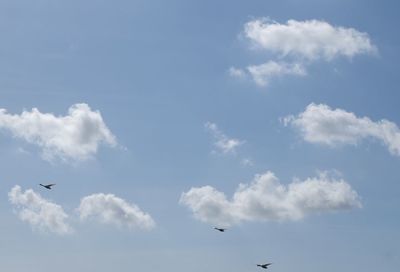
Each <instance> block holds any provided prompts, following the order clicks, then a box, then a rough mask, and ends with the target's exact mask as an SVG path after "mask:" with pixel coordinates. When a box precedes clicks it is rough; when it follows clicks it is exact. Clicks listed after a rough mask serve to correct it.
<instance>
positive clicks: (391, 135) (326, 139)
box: [284, 103, 400, 156]
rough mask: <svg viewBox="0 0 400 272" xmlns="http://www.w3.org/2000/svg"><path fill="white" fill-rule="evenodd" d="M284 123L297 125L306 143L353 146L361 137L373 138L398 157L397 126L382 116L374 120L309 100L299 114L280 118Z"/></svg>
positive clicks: (398, 131) (399, 138)
mask: <svg viewBox="0 0 400 272" xmlns="http://www.w3.org/2000/svg"><path fill="white" fill-rule="evenodd" d="M284 123H285V125H291V126H293V127H295V128H297V129H298V130H299V131H300V132H301V135H302V137H303V138H304V140H305V141H307V142H310V143H319V144H326V145H329V146H336V145H341V144H353V145H355V144H357V143H359V142H360V141H361V140H363V139H365V138H374V139H377V140H380V141H381V142H382V143H383V144H384V145H386V146H387V147H388V149H389V151H390V153H391V154H393V155H397V156H400V129H399V127H398V126H397V125H396V124H395V123H393V122H390V121H388V120H385V119H382V120H380V121H377V122H374V121H372V120H371V119H369V118H368V117H357V116H356V115H355V114H354V113H352V112H347V111H345V110H342V109H331V108H330V107H329V106H327V105H324V104H319V105H317V104H314V103H312V104H310V105H308V106H307V108H306V109H305V111H304V112H301V113H300V114H299V115H297V116H288V117H286V118H284Z"/></svg>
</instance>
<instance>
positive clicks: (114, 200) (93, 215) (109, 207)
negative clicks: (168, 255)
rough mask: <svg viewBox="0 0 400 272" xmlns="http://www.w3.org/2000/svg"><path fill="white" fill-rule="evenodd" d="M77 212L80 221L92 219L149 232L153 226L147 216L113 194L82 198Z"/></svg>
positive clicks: (152, 221) (149, 217)
mask: <svg viewBox="0 0 400 272" xmlns="http://www.w3.org/2000/svg"><path fill="white" fill-rule="evenodd" d="M78 212H79V215H80V218H81V220H87V219H94V220H96V221H98V222H100V223H104V224H110V225H115V226H118V227H127V228H128V229H144V230H149V229H152V228H153V227H154V226H155V222H154V220H153V218H152V217H151V216H150V215H149V214H147V213H145V212H143V211H142V210H141V209H140V208H139V207H138V206H136V205H135V204H132V203H128V202H127V201H125V200H124V199H122V198H119V197H117V196H115V195H113V194H102V193H98V194H92V195H89V196H86V197H84V198H82V199H81V203H80V205H79V208H78Z"/></svg>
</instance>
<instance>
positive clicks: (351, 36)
mask: <svg viewBox="0 0 400 272" xmlns="http://www.w3.org/2000/svg"><path fill="white" fill-rule="evenodd" d="M243 36H244V37H245V38H246V39H248V40H249V41H250V43H251V47H252V48H254V49H259V50H261V51H265V52H268V53H270V56H271V57H272V58H276V59H278V60H279V61H274V60H270V61H267V62H265V63H264V64H261V65H249V66H247V67H246V68H245V69H241V68H234V67H231V68H230V69H229V74H230V75H231V76H232V77H236V78H245V77H247V78H250V79H252V80H253V81H254V82H255V83H256V84H257V85H259V86H261V87H263V86H264V87H265V86H267V85H268V82H269V81H270V80H271V79H272V78H274V77H277V76H283V75H297V76H304V75H306V74H307V71H306V66H307V65H309V64H310V63H311V62H313V61H316V60H324V61H331V60H333V59H335V58H337V57H340V56H343V57H347V58H352V57H354V56H356V55H361V54H375V53H376V52H377V51H378V50H377V48H376V47H375V46H374V45H373V44H372V42H371V40H370V38H369V36H368V34H367V33H363V32H360V31H358V30H356V29H354V28H345V27H337V26H332V25H331V24H329V23H327V22H324V21H319V20H306V21H296V20H289V21H287V23H286V24H280V23H278V22H274V21H271V20H267V19H265V18H262V19H255V20H252V21H250V22H247V23H246V24H245V25H244V31H243ZM282 60H285V61H282Z"/></svg>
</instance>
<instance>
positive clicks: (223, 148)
mask: <svg viewBox="0 0 400 272" xmlns="http://www.w3.org/2000/svg"><path fill="white" fill-rule="evenodd" d="M204 126H205V128H206V129H207V131H209V132H210V133H211V135H212V136H213V138H214V140H215V142H214V146H215V147H216V148H217V149H218V150H219V151H220V152H222V153H234V152H235V151H236V149H237V148H238V147H239V146H240V145H242V144H243V143H244V141H240V140H238V139H234V138H229V137H228V136H226V135H225V134H224V133H223V132H222V131H221V130H220V129H219V128H218V126H217V124H215V123H210V122H207V123H205V125H204Z"/></svg>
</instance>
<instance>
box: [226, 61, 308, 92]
mask: <svg viewBox="0 0 400 272" xmlns="http://www.w3.org/2000/svg"><path fill="white" fill-rule="evenodd" d="M229 74H230V75H231V76H232V77H236V78H241V79H244V78H251V79H252V80H253V81H254V82H255V83H256V84H257V85H258V86H261V87H265V86H267V85H268V83H269V82H270V80H271V79H273V78H276V77H282V76H285V75H296V76H305V75H307V71H306V69H305V67H304V65H303V64H301V63H286V62H276V61H268V62H266V63H263V64H261V65H250V66H248V67H246V69H245V70H244V69H237V68H234V67H231V68H230V69H229Z"/></svg>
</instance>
